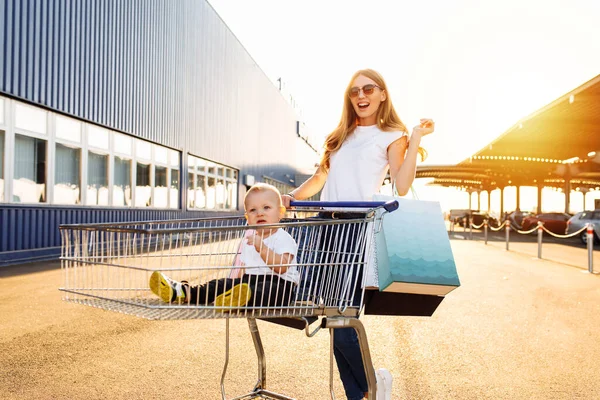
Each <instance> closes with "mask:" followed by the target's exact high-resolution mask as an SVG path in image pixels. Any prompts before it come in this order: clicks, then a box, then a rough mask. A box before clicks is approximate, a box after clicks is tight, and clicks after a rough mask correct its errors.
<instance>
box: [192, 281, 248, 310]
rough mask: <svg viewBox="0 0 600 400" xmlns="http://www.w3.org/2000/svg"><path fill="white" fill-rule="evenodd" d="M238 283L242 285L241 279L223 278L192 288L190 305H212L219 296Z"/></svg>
mask: <svg viewBox="0 0 600 400" xmlns="http://www.w3.org/2000/svg"><path fill="white" fill-rule="evenodd" d="M238 283H240V279H230V278H222V279H213V280H211V281H208V282H205V283H203V284H201V285H197V286H196V285H194V286H190V287H189V299H190V303H192V304H196V305H209V304H212V303H213V302H214V301H215V299H216V298H217V296H219V295H220V294H223V293H225V292H227V291H228V290H230V289H232V288H233V287H234V286H235V285H237V284H238Z"/></svg>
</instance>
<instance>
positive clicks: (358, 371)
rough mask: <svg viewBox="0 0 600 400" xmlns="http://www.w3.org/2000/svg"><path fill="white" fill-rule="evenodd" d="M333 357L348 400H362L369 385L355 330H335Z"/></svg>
mask: <svg viewBox="0 0 600 400" xmlns="http://www.w3.org/2000/svg"><path fill="white" fill-rule="evenodd" d="M333 355H334V356H335V361H336V363H337V366H338V371H339V372H340V379H341V380H342V384H343V385H344V391H345V392H346V397H347V398H348V400H362V399H363V398H364V394H365V393H366V392H367V391H368V390H369V385H368V384H367V375H366V374H365V366H364V364H363V361H362V355H361V354H360V346H359V345H358V335H357V334H356V331H355V330H354V328H342V329H334V330H333Z"/></svg>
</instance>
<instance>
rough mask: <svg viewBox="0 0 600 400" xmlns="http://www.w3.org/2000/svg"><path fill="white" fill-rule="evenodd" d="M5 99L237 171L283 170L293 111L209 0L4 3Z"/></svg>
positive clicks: (21, 0) (292, 133) (0, 10)
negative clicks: (269, 166) (38, 106)
mask: <svg viewBox="0 0 600 400" xmlns="http://www.w3.org/2000/svg"><path fill="white" fill-rule="evenodd" d="M0 13H1V14H0V17H1V18H2V23H3V25H4V27H5V28H4V29H3V30H2V35H3V38H4V40H2V41H0V43H2V44H1V45H2V46H6V49H5V51H4V52H3V54H5V56H6V57H5V59H4V60H3V63H2V70H0V72H1V73H2V79H1V80H0V82H1V87H0V91H1V92H3V93H6V94H9V95H12V96H16V97H18V98H21V99H25V100H28V101H31V102H33V103H37V104H41V105H44V106H47V107H49V108H51V109H54V110H57V111H60V112H63V113H66V114H70V115H73V116H75V117H79V118H82V119H85V120H89V121H92V122H96V123H99V124H101V125H104V126H107V127H110V128H113V129H116V130H119V131H123V132H127V133H130V134H134V135H136V136H139V137H142V138H146V139H149V140H152V141H155V142H158V143H161V144H164V145H168V146H171V147H174V148H177V149H181V150H186V151H189V152H192V153H194V154H197V155H199V156H202V157H206V158H210V159H213V160H217V161H220V162H222V163H226V164H229V165H232V166H235V167H240V168H245V167H259V166H261V165H264V164H273V165H281V166H284V167H285V166H287V168H288V169H293V168H294V166H293V165H290V164H289V161H288V160H289V157H287V156H286V149H287V148H288V147H291V146H293V145H294V143H293V141H294V139H295V129H294V126H293V125H294V121H295V119H296V117H295V115H294V113H293V112H292V110H291V107H290V106H289V105H288V104H287V103H286V101H285V100H284V99H283V97H282V96H281V95H280V93H279V91H278V90H277V89H276V88H275V87H274V85H273V84H272V83H271V82H270V80H269V79H268V77H266V76H265V75H264V73H263V71H262V70H260V68H259V67H258V66H257V65H256V64H255V62H254V60H253V59H252V58H251V56H250V55H249V54H248V53H247V52H246V51H245V49H244V48H243V46H242V45H241V44H240V43H239V41H238V40H237V39H236V38H235V36H234V35H233V34H232V33H231V31H230V30H229V29H228V28H227V26H226V25H225V24H224V23H223V22H222V20H221V19H220V18H219V17H218V15H217V14H216V13H215V12H214V10H213V9H212V7H210V5H208V4H207V3H206V2H204V1H197V0H183V1H177V2H172V1H169V0H152V1H144V2H134V1H133V0H131V1H94V0H56V1H52V2H48V1H42V0H6V1H3V2H2V5H1V8H0Z"/></svg>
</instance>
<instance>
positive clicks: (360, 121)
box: [282, 69, 434, 400]
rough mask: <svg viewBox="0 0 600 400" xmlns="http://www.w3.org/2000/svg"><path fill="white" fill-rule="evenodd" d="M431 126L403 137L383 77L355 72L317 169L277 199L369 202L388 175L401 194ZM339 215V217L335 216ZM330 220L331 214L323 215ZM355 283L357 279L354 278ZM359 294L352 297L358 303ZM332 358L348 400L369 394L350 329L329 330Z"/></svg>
mask: <svg viewBox="0 0 600 400" xmlns="http://www.w3.org/2000/svg"><path fill="white" fill-rule="evenodd" d="M433 130H434V122H433V121H432V120H431V119H421V120H420V124H419V125H417V126H415V127H414V128H413V130H412V133H411V135H410V140H409V137H408V130H407V129H406V127H405V126H404V124H403V123H402V121H401V120H400V118H399V117H398V114H397V113H396V110H395V109H394V106H393V104H392V101H391V97H390V94H389V92H388V89H387V85H386V84H385V81H384V80H383V77H382V76H381V75H380V74H379V73H377V72H376V71H374V70H372V69H364V70H360V71H357V72H356V73H355V74H354V75H353V76H352V79H351V80H350V83H349V84H348V87H347V88H346V92H345V94H344V108H343V111H342V117H341V120H340V123H339V125H338V126H337V127H336V128H335V130H334V131H333V132H331V133H330V134H329V136H328V137H327V139H326V140H325V152H324V154H323V157H322V159H321V162H320V165H319V168H318V169H317V171H316V172H315V173H314V174H313V175H312V176H311V177H310V178H309V179H308V180H307V181H306V182H304V183H303V184H302V185H300V187H298V188H296V189H294V190H293V191H292V192H291V193H288V194H287V195H284V196H283V197H282V200H283V204H284V205H285V206H286V207H289V206H290V201H292V200H294V199H295V200H303V199H307V198H309V197H311V196H313V195H314V194H316V193H318V192H319V191H320V190H322V193H321V201H370V200H372V197H373V195H374V194H375V193H377V192H379V189H380V188H381V185H382V183H383V180H384V178H385V176H386V174H387V172H388V169H389V172H390V176H391V178H392V179H393V181H394V183H395V186H396V188H397V190H398V193H399V194H400V195H405V194H406V193H408V191H409V190H410V187H411V185H412V183H413V181H414V179H415V171H416V165H417V158H418V156H419V155H420V156H421V158H422V159H424V158H425V156H426V152H425V150H424V149H423V148H421V147H420V143H421V138H422V137H424V136H425V135H428V134H430V133H432V132H433ZM336 215H339V214H336ZM321 216H322V217H325V218H327V217H331V213H329V214H328V213H322V215H321ZM359 281H360V280H359ZM360 296H361V293H360V290H357V291H356V293H355V294H354V301H355V304H356V303H358V302H360ZM333 332H334V339H333V340H334V355H335V358H336V362H337V365H338V370H339V373H340V379H341V381H342V383H343V385H344V390H345V392H346V397H347V398H348V400H361V399H363V398H364V397H365V396H366V395H367V392H368V385H367V378H366V374H365V369H364V365H363V362H362V357H361V354H360V347H359V345H358V338H357V335H356V332H355V331H354V329H352V328H347V329H334V330H333ZM377 381H378V382H377V399H386V400H387V399H391V374H390V373H389V372H388V371H387V370H383V369H381V370H378V371H377Z"/></svg>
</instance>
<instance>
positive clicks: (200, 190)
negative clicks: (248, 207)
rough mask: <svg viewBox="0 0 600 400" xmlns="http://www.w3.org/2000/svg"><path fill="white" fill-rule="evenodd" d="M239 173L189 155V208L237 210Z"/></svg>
mask: <svg viewBox="0 0 600 400" xmlns="http://www.w3.org/2000/svg"><path fill="white" fill-rule="evenodd" d="M237 178H238V172H237V170H234V169H232V168H229V167H227V166H225V165H221V164H217V163H215V162H212V161H207V160H204V159H201V158H199V157H195V156H192V155H188V184H189V188H188V208H189V209H204V210H236V209H237V185H238V181H237Z"/></svg>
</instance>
